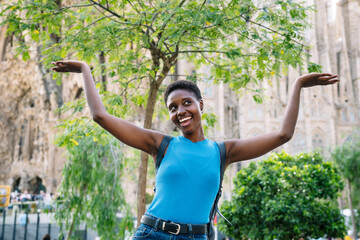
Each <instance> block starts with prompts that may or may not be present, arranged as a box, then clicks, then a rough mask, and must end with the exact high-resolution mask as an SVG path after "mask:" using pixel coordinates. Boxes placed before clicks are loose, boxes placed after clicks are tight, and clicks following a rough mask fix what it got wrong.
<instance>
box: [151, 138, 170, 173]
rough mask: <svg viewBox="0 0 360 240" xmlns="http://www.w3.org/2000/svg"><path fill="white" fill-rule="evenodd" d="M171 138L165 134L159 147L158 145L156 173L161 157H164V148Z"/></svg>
mask: <svg viewBox="0 0 360 240" xmlns="http://www.w3.org/2000/svg"><path fill="white" fill-rule="evenodd" d="M171 139H172V137H170V136H167V135H165V136H164V138H163V140H162V141H161V143H160V147H159V150H158V152H157V155H156V162H155V173H157V171H158V169H159V167H160V163H161V161H162V159H163V158H164V154H165V150H166V148H167V146H168V145H169V143H170V140H171Z"/></svg>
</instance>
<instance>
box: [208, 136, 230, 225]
mask: <svg viewBox="0 0 360 240" xmlns="http://www.w3.org/2000/svg"><path fill="white" fill-rule="evenodd" d="M216 143H217V145H218V147H219V151H220V160H221V163H220V185H219V190H218V193H217V195H216V197H215V201H214V203H213V206H212V207H211V211H210V216H209V218H210V221H212V220H213V219H214V217H215V213H216V212H217V213H218V214H219V215H220V216H221V217H222V218H223V219H225V220H226V221H227V222H228V223H230V221H229V220H227V219H226V218H225V217H224V216H223V215H222V214H221V212H220V210H219V208H218V203H219V200H220V197H221V194H222V182H223V179H224V173H225V163H226V148H225V143H224V142H222V141H221V142H216ZM230 224H231V223H230Z"/></svg>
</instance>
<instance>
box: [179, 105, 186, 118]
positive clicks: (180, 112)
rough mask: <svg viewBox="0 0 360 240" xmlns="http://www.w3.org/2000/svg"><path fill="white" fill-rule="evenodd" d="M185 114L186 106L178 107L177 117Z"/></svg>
mask: <svg viewBox="0 0 360 240" xmlns="http://www.w3.org/2000/svg"><path fill="white" fill-rule="evenodd" d="M184 114H185V108H184V106H181V105H180V106H179V107H178V111H177V115H179V116H181V115H184Z"/></svg>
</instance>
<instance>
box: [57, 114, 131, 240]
mask: <svg viewBox="0 0 360 240" xmlns="http://www.w3.org/2000/svg"><path fill="white" fill-rule="evenodd" d="M59 127H64V128H66V130H65V131H64V133H63V134H62V135H61V136H60V137H58V138H57V144H58V145H59V146H61V147H64V148H66V150H67V155H68V159H67V162H66V163H65V166H64V170H63V180H62V183H61V185H60V193H61V199H60V201H59V202H58V207H57V211H56V214H55V218H56V219H57V220H59V221H60V224H62V220H63V219H66V221H65V227H66V229H67V230H68V234H67V237H66V239H70V238H72V237H73V238H76V237H75V236H74V235H73V233H74V232H75V230H76V229H79V226H80V223H81V222H86V223H87V224H88V225H89V226H90V227H92V228H96V230H97V232H98V235H99V236H100V237H102V238H104V239H124V238H125V234H126V232H125V230H126V229H132V226H133V218H132V217H130V216H131V215H130V214H129V211H130V209H129V208H128V206H127V204H126V201H125V196H124V193H123V190H122V187H121V180H122V178H121V177H122V175H123V172H124V156H123V154H122V151H121V148H122V147H123V146H121V145H120V144H119V142H118V141H115V139H114V138H112V137H110V136H109V134H107V132H105V131H104V130H102V129H100V128H99V127H96V126H95V124H94V123H93V122H91V121H89V119H87V118H79V119H75V120H72V119H71V120H65V121H64V122H62V123H61V124H59ZM118 212H120V213H122V219H121V221H119V219H118V216H117V214H118ZM60 234H61V235H63V234H64V233H63V232H60ZM61 237H62V236H59V238H60V239H61Z"/></svg>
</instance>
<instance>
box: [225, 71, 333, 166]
mask: <svg viewBox="0 0 360 240" xmlns="http://www.w3.org/2000/svg"><path fill="white" fill-rule="evenodd" d="M338 81H339V79H338V76H337V75H332V74H328V73H311V74H307V75H303V76H301V77H299V78H298V79H297V80H296V81H295V82H294V85H293V89H292V93H291V95H290V99H289V102H288V104H287V107H286V110H285V115H284V118H283V121H282V124H281V127H280V129H279V130H277V131H275V132H271V133H267V134H263V135H260V136H256V137H251V138H248V139H232V140H227V141H225V146H226V150H227V165H229V164H231V163H233V162H238V161H242V160H248V159H252V158H256V157H259V156H261V155H263V154H265V153H267V152H269V151H271V150H273V149H275V148H277V147H278V146H280V145H282V144H284V143H286V142H288V141H289V140H290V139H291V138H292V136H293V134H294V130H295V126H296V121H297V117H298V113H299V105H300V93H301V89H302V88H305V87H311V86H316V85H328V84H334V83H336V82H338Z"/></svg>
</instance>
